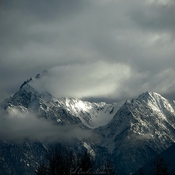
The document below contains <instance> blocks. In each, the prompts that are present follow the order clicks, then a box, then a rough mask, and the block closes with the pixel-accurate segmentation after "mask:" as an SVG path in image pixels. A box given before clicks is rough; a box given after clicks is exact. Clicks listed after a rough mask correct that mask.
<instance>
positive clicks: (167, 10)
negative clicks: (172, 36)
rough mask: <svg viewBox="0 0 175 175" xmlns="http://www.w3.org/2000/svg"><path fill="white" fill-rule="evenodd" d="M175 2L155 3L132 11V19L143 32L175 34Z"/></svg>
mask: <svg viewBox="0 0 175 175" xmlns="http://www.w3.org/2000/svg"><path fill="white" fill-rule="evenodd" d="M174 15H175V2H174V1H173V0H170V1H166V0H165V1H160V2H159V1H153V2H152V3H151V4H147V5H146V6H143V7H142V8H139V9H137V10H135V11H132V13H131V17H132V19H133V21H135V22H136V24H138V25H139V26H140V27H142V30H152V31H156V32H167V31H170V32H172V33H174V31H175V18H174Z"/></svg>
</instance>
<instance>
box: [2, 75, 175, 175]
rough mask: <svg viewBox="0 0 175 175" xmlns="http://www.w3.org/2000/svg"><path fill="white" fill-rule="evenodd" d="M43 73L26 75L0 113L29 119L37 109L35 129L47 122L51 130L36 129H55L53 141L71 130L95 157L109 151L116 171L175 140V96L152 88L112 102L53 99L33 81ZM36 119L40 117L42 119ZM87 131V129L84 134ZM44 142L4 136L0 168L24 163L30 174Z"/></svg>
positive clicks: (132, 165)
mask: <svg viewBox="0 0 175 175" xmlns="http://www.w3.org/2000/svg"><path fill="white" fill-rule="evenodd" d="M41 78H42V75H40V74H37V76H36V77H35V78H30V79H29V80H27V81H25V82H24V83H23V84H22V85H21V86H20V89H19V90H18V91H17V92H16V93H15V94H14V95H13V96H12V97H10V98H8V99H5V100H4V101H3V102H2V103H0V112H1V114H3V115H2V117H1V118H4V116H5V117H7V118H8V117H9V116H11V117H12V118H14V121H15V120H16V118H15V117H17V116H18V115H19V114H20V115H21V116H23V115H24V116H26V114H27V117H28V118H29V120H27V122H29V123H30V115H35V117H36V118H37V120H34V121H36V122H37V124H34V126H36V127H38V130H39V129H40V127H41V126H40V125H46V122H48V123H49V130H44V131H43V132H42V133H41V132H39V134H40V135H45V134H46V135H47V134H48V136H49V137H50V136H52V134H53V132H57V134H58V135H59V137H58V139H57V141H60V135H63V136H62V137H63V138H64V137H65V138H67V136H68V135H73V136H74V138H75V139H76V141H75V142H74V144H75V145H77V147H79V148H80V147H81V149H82V148H84V149H87V150H88V151H89V152H91V154H92V155H93V156H96V157H97V159H98V160H102V159H103V158H105V157H108V156H111V158H112V161H113V162H114V164H115V166H116V169H117V172H118V173H119V174H125V173H133V172H135V171H136V170H137V169H138V168H140V167H142V166H143V165H144V164H145V163H147V162H149V161H150V160H151V159H152V158H153V157H154V156H155V155H157V154H159V153H161V152H163V151H165V150H167V149H168V148H169V147H170V146H171V145H172V143H174V141H175V101H173V100H168V99H166V98H164V97H162V96H161V95H160V94H158V93H156V92H145V93H143V94H141V95H139V96H138V97H137V98H135V99H132V100H127V101H125V102H118V103H113V104H107V103H105V102H100V103H91V102H88V101H82V100H80V99H76V98H61V99H57V98H55V97H53V96H52V95H51V94H49V92H46V91H44V90H42V89H41V87H40V86H38V87H39V88H38V87H37V86H36V84H37V82H39V81H40V79H41ZM28 114H30V115H28ZM38 119H42V121H43V120H44V123H43V122H41V123H40V120H39V121H38ZM31 120H32V118H31ZM2 122H3V120H2ZM11 123H13V122H11ZM16 123H17V124H16V125H18V122H16ZM50 123H52V124H50ZM32 124H33V123H32ZM11 125H13V124H11ZM19 125H20V124H19ZM36 127H35V128H36ZM50 127H53V128H54V130H53V131H52V130H51V129H50ZM66 127H67V128H70V129H69V131H70V132H68V131H67V130H66V129H63V128H66ZM55 128H56V129H55ZM57 128H58V129H57ZM29 129H30V128H29ZM47 129H48V128H47ZM77 129H78V130H77ZM33 130H34V128H33ZM0 131H1V130H0ZM14 131H15V132H16V130H14ZM31 132H35V130H34V131H31ZM47 132H48V133H47ZM89 133H91V135H90V137H87V135H88V134H89ZM49 134H51V135H49ZM1 135H2V134H1V133H0V136H1ZM35 135H37V133H36V134H34V136H35ZM79 135H81V137H79ZM96 136H97V137H96ZM69 137H71V136H69ZM69 137H68V138H69ZM91 137H94V138H93V139H92V138H91ZM36 138H37V137H36ZM99 139H100V140H99ZM97 140H98V141H97ZM26 145H28V147H26ZM48 145H49V144H48V143H45V142H44V140H39V141H36V140H35V141H34V142H33V141H32V142H31V141H30V140H27V141H25V142H22V143H14V141H13V142H11V141H9V140H7V139H4V137H3V139H1V142H0V152H1V153H4V152H5V153H6V154H3V156H2V158H1V159H0V166H1V167H3V168H2V171H1V170H0V172H1V174H3V171H4V169H9V171H6V174H10V171H11V172H12V171H13V170H14V171H15V172H16V174H20V173H18V171H19V169H22V171H23V174H26V175H27V174H31V171H32V170H34V169H36V167H37V165H38V164H39V163H40V162H41V161H42V159H43V154H44V152H47V149H48V147H49V146H48ZM9 152H10V153H12V154H13V155H14V156H13V157H14V158H15V157H16V159H15V161H16V162H18V163H19V165H20V168H17V164H15V165H14V164H13V163H12V162H13V161H14V158H10V159H9ZM25 152H27V153H25ZM24 154H25V155H24ZM1 155H2V154H1ZM11 159H12V162H11ZM20 160H21V161H20ZM25 162H30V163H25ZM31 162H35V163H33V164H32V163H31ZM7 167H8V168H7ZM29 167H30V171H29ZM24 172H25V173H24ZM27 172H30V173H27ZM4 174H5V173H4ZM14 174H15V173H14Z"/></svg>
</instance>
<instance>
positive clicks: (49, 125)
mask: <svg viewBox="0 0 175 175" xmlns="http://www.w3.org/2000/svg"><path fill="white" fill-rule="evenodd" d="M2 115H3V117H0V139H1V140H5V141H13V142H22V141H24V140H25V139H28V140H30V141H39V142H47V143H52V142H72V141H73V140H74V139H80V140H82V139H91V140H98V139H99V136H98V135H97V134H95V133H93V132H92V131H90V130H83V129H81V128H80V127H78V126H75V125H71V126H60V125H57V124H56V123H53V121H50V120H49V119H44V118H38V117H37V116H36V115H35V114H33V113H23V112H20V111H19V110H18V109H15V108H13V109H12V110H11V111H10V113H9V114H6V115H5V114H2V113H1V116H2Z"/></svg>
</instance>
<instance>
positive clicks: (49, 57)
mask: <svg viewBox="0 0 175 175" xmlns="http://www.w3.org/2000/svg"><path fill="white" fill-rule="evenodd" d="M165 2H166V3H165ZM174 7H175V4H174V2H173V0H166V1H162V0H144V1H139V0H131V1H123V0H118V1H115V0H109V1H107V0H96V1H93V0H89V1H79V0H75V1H71V0H66V1H61V0H60V1H53V2H52V3H51V2H49V1H46V0H44V1H40V0H39V1H37V2H35V1H33V0H30V1H28V0H26V1H22V0H17V1H15V2H11V1H1V5H0V13H1V15H0V21H1V26H2V27H1V28H0V37H1V41H0V51H1V58H0V59H1V64H0V83H1V87H0V99H3V98H5V97H7V96H8V95H10V94H12V93H14V92H15V91H16V90H17V89H18V88H19V86H20V84H21V83H22V82H23V81H24V80H26V79H28V78H30V77H32V76H34V75H35V74H37V73H38V72H40V71H42V70H44V69H47V70H49V72H51V74H52V75H53V77H52V78H51V79H52V80H48V83H45V84H51V82H54V83H53V84H52V87H51V88H49V90H51V92H53V93H54V94H53V95H56V96H78V97H80V98H91V99H92V98H93V97H94V96H95V98H98V99H101V98H104V99H105V98H108V100H109V98H110V99H111V98H112V99H121V98H124V97H125V98H130V97H134V96H136V95H138V94H139V93H141V92H142V91H147V90H150V91H158V92H159V93H163V94H166V95H167V96H170V94H171V95H173V92H174V90H173V87H174V79H173V76H172V75H171V74H172V73H174V65H175V61H174V55H175V51H174V48H175V40H174V26H175V25H174V24H175V22H174ZM102 63H103V66H102ZM104 65H105V66H104ZM116 65H120V66H121V68H123V69H122V70H121V69H120V68H119V67H118V66H116ZM115 66H116V67H115ZM103 69H104V70H103ZM95 70H96V71H95ZM128 70H129V73H128ZM103 71H104V72H103ZM102 72H103V73H102ZM80 75H81V76H80ZM100 75H102V76H103V78H101V79H100V78H97V77H98V76H100ZM119 76H120V77H121V79H119ZM53 80H54V81H53ZM113 80H114V81H113ZM56 81H57V83H56ZM45 86H46V85H45ZM54 86H57V87H59V88H58V89H59V91H58V90H56V88H53V87H54ZM47 88H48V87H47ZM88 89H89V90H88ZM98 89H99V90H98ZM110 90H111V91H110ZM78 92H79V93H78ZM168 94H169V95H168Z"/></svg>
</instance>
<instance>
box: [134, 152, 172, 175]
mask: <svg viewBox="0 0 175 175" xmlns="http://www.w3.org/2000/svg"><path fill="white" fill-rule="evenodd" d="M135 175H175V173H173V174H172V173H170V172H169V171H168V167H167V165H166V164H165V162H164V159H163V158H162V157H160V156H159V155H157V157H156V160H155V161H154V162H153V164H152V167H151V171H150V172H148V173H146V172H144V170H143V168H140V169H139V170H138V172H137V173H136V174H135Z"/></svg>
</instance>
